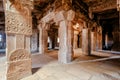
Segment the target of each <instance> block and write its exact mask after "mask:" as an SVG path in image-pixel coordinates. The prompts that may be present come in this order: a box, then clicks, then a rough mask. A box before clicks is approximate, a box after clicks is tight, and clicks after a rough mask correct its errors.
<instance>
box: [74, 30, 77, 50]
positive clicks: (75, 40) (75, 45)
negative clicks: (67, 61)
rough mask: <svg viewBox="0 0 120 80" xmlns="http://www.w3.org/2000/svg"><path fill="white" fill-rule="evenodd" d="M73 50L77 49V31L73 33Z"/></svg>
mask: <svg viewBox="0 0 120 80" xmlns="http://www.w3.org/2000/svg"><path fill="white" fill-rule="evenodd" d="M73 48H74V49H76V48H78V31H74V40H73Z"/></svg>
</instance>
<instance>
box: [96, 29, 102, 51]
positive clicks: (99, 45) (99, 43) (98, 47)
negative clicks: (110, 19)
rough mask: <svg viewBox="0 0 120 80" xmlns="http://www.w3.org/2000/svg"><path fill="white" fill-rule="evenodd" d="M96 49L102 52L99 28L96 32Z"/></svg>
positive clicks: (100, 30)
mask: <svg viewBox="0 0 120 80" xmlns="http://www.w3.org/2000/svg"><path fill="white" fill-rule="evenodd" d="M97 49H98V50H102V28H101V27H99V28H98V30H97Z"/></svg>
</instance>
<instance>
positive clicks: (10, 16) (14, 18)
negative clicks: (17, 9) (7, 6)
mask: <svg viewBox="0 0 120 80" xmlns="http://www.w3.org/2000/svg"><path fill="white" fill-rule="evenodd" d="M5 20H6V33H15V34H24V35H31V34H32V19H31V17H29V16H28V17H24V16H22V15H20V14H18V13H14V12H10V11H6V18H5Z"/></svg>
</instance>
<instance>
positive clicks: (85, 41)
mask: <svg viewBox="0 0 120 80" xmlns="http://www.w3.org/2000/svg"><path fill="white" fill-rule="evenodd" d="M89 36H90V31H89V29H83V30H82V51H83V54H84V55H90V50H91V49H90V46H91V44H90V41H91V40H90V37H89Z"/></svg>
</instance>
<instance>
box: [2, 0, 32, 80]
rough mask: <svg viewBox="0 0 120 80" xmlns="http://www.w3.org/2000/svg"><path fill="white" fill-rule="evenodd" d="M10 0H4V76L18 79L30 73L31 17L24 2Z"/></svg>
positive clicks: (8, 79) (14, 79) (11, 79)
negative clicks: (5, 71) (5, 70)
mask: <svg viewBox="0 0 120 80" xmlns="http://www.w3.org/2000/svg"><path fill="white" fill-rule="evenodd" d="M10 1H11V0H10ZM10 1H9V0H6V2H4V4H5V31H6V37H7V39H6V40H7V41H6V44H7V47H6V54H7V74H6V78H7V80H19V79H21V78H24V77H26V76H29V75H31V54H30V35H32V17H31V10H30V8H29V9H28V7H25V6H23V5H25V4H23V3H22V2H20V1H19V2H18V3H16V1H14V2H12V1H11V2H10ZM14 3H16V4H14ZM31 4H32V3H31ZM20 5H21V6H20ZM18 6H19V8H20V9H18ZM21 12H22V13H21ZM26 63H27V64H26Z"/></svg>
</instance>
